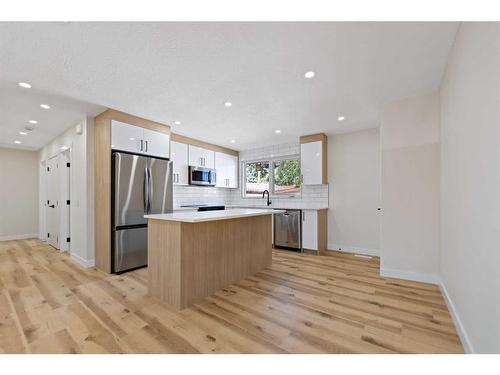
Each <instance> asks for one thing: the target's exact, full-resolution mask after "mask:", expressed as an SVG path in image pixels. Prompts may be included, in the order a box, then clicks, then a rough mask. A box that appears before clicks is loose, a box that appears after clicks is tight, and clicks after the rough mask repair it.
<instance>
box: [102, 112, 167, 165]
mask: <svg viewBox="0 0 500 375" xmlns="http://www.w3.org/2000/svg"><path fill="white" fill-rule="evenodd" d="M111 148H112V149H114V150H121V151H129V152H133V153H138V154H145V155H150V156H158V157H163V158H168V157H170V135H168V134H165V133H160V132H157V131H154V130H149V129H144V128H141V127H140V126H134V125H130V124H126V123H124V122H120V121H115V120H112V121H111Z"/></svg>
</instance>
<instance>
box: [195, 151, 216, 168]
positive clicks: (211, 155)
mask: <svg viewBox="0 0 500 375" xmlns="http://www.w3.org/2000/svg"><path fill="white" fill-rule="evenodd" d="M189 165H192V166H194V167H204V168H212V169H214V168H215V152H214V151H211V150H207V149H205V148H202V147H198V146H193V145H189Z"/></svg>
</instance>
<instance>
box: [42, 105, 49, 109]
mask: <svg viewBox="0 0 500 375" xmlns="http://www.w3.org/2000/svg"><path fill="white" fill-rule="evenodd" d="M40 107H41V108H43V109H50V105H48V104H40Z"/></svg>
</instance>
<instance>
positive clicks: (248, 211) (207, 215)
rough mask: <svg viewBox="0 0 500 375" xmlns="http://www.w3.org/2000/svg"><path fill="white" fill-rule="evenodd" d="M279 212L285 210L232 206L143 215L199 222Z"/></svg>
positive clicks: (157, 218) (160, 218) (185, 221)
mask: <svg viewBox="0 0 500 375" xmlns="http://www.w3.org/2000/svg"><path fill="white" fill-rule="evenodd" d="M280 212H285V211H283V210H273V209H266V208H264V209H262V208H257V209H252V208H233V209H228V210H220V211H203V212H198V211H177V212H176V211H174V212H173V213H171V214H156V215H144V217H145V218H146V219H155V220H166V221H180V222H183V223H200V222H203V221H215V220H229V219H238V218H241V217H250V216H262V215H272V214H276V213H280Z"/></svg>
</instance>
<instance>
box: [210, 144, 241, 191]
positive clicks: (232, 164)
mask: <svg viewBox="0 0 500 375" xmlns="http://www.w3.org/2000/svg"><path fill="white" fill-rule="evenodd" d="M215 170H216V173H217V184H216V186H217V187H222V188H237V187H238V157H237V156H234V155H229V154H224V153H222V152H215Z"/></svg>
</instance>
